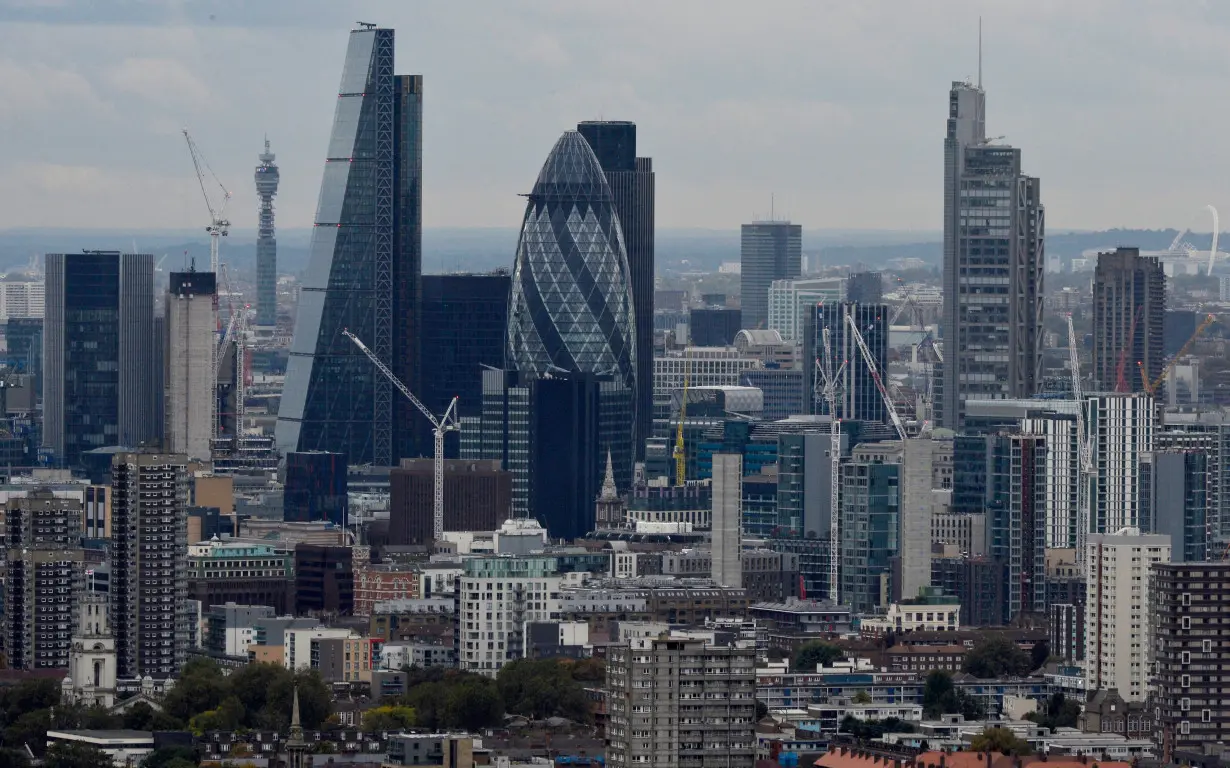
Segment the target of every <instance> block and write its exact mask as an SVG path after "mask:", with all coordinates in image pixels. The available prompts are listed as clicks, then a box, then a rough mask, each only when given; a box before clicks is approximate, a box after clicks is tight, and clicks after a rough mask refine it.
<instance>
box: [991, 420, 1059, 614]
mask: <svg viewBox="0 0 1230 768" xmlns="http://www.w3.org/2000/svg"><path fill="white" fill-rule="evenodd" d="M987 449H988V450H987V456H988V464H987V497H986V509H987V528H988V531H987V533H988V543H989V545H990V547H989V549H990V555H991V557H993V558H995V559H997V560H998V561H1000V562H1001V563H1003V565H1004V569H1005V579H1004V586H1005V590H1006V598H1007V599H1006V600H1005V602H1004V611H1005V615H1004V616H1003V623H1004V624H1008V623H1010V622H1012V621H1014V620H1015V619H1016V618H1017V617H1018V616H1020V615H1021V614H1045V613H1046V469H1047V462H1046V438H1045V437H1043V436H1041V435H1016V434H1000V435H993V436H991V437H988V438H987Z"/></svg>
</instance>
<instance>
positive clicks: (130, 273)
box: [43, 251, 162, 467]
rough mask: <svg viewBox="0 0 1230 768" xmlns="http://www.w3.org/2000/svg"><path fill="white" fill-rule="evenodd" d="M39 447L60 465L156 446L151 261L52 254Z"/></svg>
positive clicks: (136, 256)
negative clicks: (108, 450)
mask: <svg viewBox="0 0 1230 768" xmlns="http://www.w3.org/2000/svg"><path fill="white" fill-rule="evenodd" d="M46 272H47V291H46V296H47V299H46V300H47V310H46V320H45V322H46V334H45V336H44V340H43V344H44V350H45V361H44V363H45V369H44V371H45V373H44V377H43V446H44V447H45V448H47V449H49V450H50V451H51V453H52V457H53V461H54V462H55V463H56V464H57V465H59V466H68V467H72V466H77V465H78V464H79V463H80V460H81V454H82V453H84V452H85V451H90V450H93V449H95V448H104V447H109V446H117V445H119V446H126V447H130V448H132V447H137V446H140V445H141V444H142V443H147V442H153V441H157V440H161V438H162V424H161V409H160V408H158V407H157V406H158V402H159V401H160V400H161V397H162V391H161V386H160V382H161V378H162V377H161V372H160V370H159V368H158V366H157V356H156V355H155V336H156V332H155V326H154V257H153V256H151V255H150V254H148V253H119V252H117V251H87V252H84V253H49V254H47V263H46Z"/></svg>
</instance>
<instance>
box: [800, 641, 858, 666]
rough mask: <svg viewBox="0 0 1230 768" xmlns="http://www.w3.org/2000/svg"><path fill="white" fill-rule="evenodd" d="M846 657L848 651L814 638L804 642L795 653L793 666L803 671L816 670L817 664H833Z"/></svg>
mask: <svg viewBox="0 0 1230 768" xmlns="http://www.w3.org/2000/svg"><path fill="white" fill-rule="evenodd" d="M845 657H846V652H845V651H843V650H842V649H841V648H838V647H837V646H836V645H833V644H832V643H826V642H824V641H823V640H813V641H811V642H810V643H804V644H803V645H802V646H800V647H799V650H798V651H796V652H795V654H794V661H793V662H792V663H791V668H792V669H795V670H797V671H802V672H815V671H816V667H817V665H820V664H832V663H833V662H834V661H839V660H841V659H844V658H845Z"/></svg>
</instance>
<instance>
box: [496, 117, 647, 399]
mask: <svg viewBox="0 0 1230 768" xmlns="http://www.w3.org/2000/svg"><path fill="white" fill-rule="evenodd" d="M635 342H636V329H635V312H634V310H633V306H632V292H631V289H630V282H629V274H628V259H627V256H626V254H625V252H624V239H623V232H622V230H621V229H620V224H619V218H618V216H616V213H615V207H614V205H613V202H612V198H611V190H610V187H609V186H608V185H607V182H606V178H605V176H604V175H603V173H602V167H601V166H599V165H598V160H597V158H596V157H594V153H593V150H592V149H590V146H589V144H588V143H587V142H586V141H585V139H584V138H582V137H581V135H580V134H579V133H577V132H576V131H567V132H565V133H564V135H563V136H561V137H560V139H559V141H557V142H556V143H555V147H554V148H553V149H552V150H551V154H550V155H548V156H547V161H546V163H544V164H543V167H542V171H541V172H540V173H539V174H538V180H537V181H536V182H535V183H534V189H533V191H532V192H531V193H530V195H529V202H528V203H527V205H526V208H525V218H524V220H523V222H522V225H521V237H520V240H519V242H518V244H517V260H516V264H515V266H514V267H513V285H512V298H511V300H510V306H509V315H508V356H507V360H508V364H509V365H510V367H512V368H514V369H515V370H517V371H519V372H521V373H522V374H526V375H528V374H537V375H540V376H544V375H548V374H552V375H553V374H557V373H594V374H600V375H613V376H614V377H615V378H616V380H618V381H620V382H621V383H623V385H624V386H625V387H627V388H628V389H629V390H631V391H634V392H635V391H636V354H635Z"/></svg>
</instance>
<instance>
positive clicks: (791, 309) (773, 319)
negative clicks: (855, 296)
mask: <svg viewBox="0 0 1230 768" xmlns="http://www.w3.org/2000/svg"><path fill="white" fill-rule="evenodd" d="M845 298H846V279H845V278H844V277H811V278H800V279H797V280H774V281H773V282H772V284H770V285H769V323H768V326H769V328H770V329H771V330H776V331H777V332H778V333H780V334H781V335H782V339H783V340H785V341H796V342H801V341H802V340H803V318H804V317H805V316H806V312H807V308H808V307H814V306H815V305H816V304H819V303H821V302H838V301H844V300H845Z"/></svg>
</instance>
